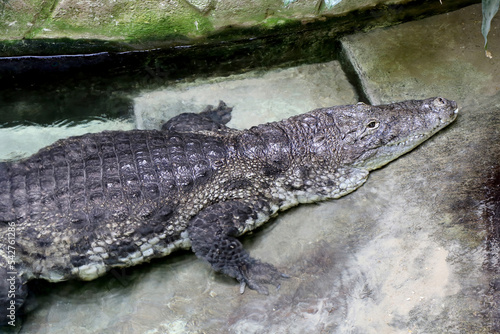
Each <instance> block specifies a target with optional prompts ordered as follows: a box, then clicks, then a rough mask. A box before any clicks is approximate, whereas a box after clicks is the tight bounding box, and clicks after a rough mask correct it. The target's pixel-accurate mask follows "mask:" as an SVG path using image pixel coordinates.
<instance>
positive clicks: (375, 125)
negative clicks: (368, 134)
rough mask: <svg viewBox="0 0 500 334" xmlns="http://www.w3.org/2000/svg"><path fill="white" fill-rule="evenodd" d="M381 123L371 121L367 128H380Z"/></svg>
mask: <svg viewBox="0 0 500 334" xmlns="http://www.w3.org/2000/svg"><path fill="white" fill-rule="evenodd" d="M379 124H380V123H379V122H378V121H370V123H368V124H367V125H366V128H367V129H376V128H378V126H379Z"/></svg>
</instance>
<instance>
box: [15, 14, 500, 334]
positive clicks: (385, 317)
mask: <svg viewBox="0 0 500 334" xmlns="http://www.w3.org/2000/svg"><path fill="white" fill-rule="evenodd" d="M479 14H480V6H472V7H468V8H465V9H463V10H460V11H457V12H453V13H450V14H446V15H441V16H435V17H432V18H428V19H425V20H421V21H416V22H411V23H406V24H402V25H400V26H397V27H392V28H389V29H383V30H376V31H373V32H371V33H367V34H356V35H352V36H348V37H346V38H345V39H344V40H343V45H344V48H345V50H346V53H347V54H348V55H349V57H350V59H351V61H352V62H353V63H354V64H355V68H356V69H357V70H358V73H359V74H360V76H361V82H362V84H363V87H364V89H365V91H366V95H367V96H368V97H369V99H370V100H371V101H372V102H374V103H378V102H390V101H397V100H404V99H408V98H422V97H429V96H435V95H443V96H444V97H446V98H450V99H455V100H457V102H458V103H459V106H460V107H461V110H460V113H459V117H458V119H457V121H456V122H455V124H453V125H452V126H450V127H449V128H448V129H446V130H445V131H443V132H441V133H439V134H437V135H436V136H435V137H433V138H432V139H431V140H430V141H428V142H426V143H424V144H423V145H422V146H420V147H419V148H417V149H416V150H415V151H413V152H412V153H410V154H409V155H406V156H404V157H401V158H400V159H398V160H397V161H395V162H393V163H392V164H390V165H389V166H387V167H385V168H383V169H381V170H379V171H376V172H373V173H371V175H370V179H369V180H368V182H367V183H366V184H365V185H364V186H363V187H362V188H360V189H359V190H357V191H356V192H354V193H352V194H350V195H348V196H346V197H343V198H341V199H339V200H335V201H329V202H325V203H322V204H319V205H306V206H304V205H303V206H299V207H297V208H295V209H292V210H289V211H287V212H285V213H284V214H281V215H280V216H278V218H276V219H275V220H274V221H272V222H270V223H268V224H267V225H266V227H265V228H263V229H262V230H260V231H257V232H256V233H255V234H253V235H250V236H247V237H245V238H243V242H244V246H245V248H246V249H247V250H249V252H250V253H251V254H252V255H253V256H255V257H258V258H261V259H263V260H264V261H271V262H272V263H273V264H275V265H276V266H277V267H278V268H280V269H282V270H284V271H285V272H286V273H288V274H289V275H290V276H291V278H290V279H288V280H287V281H285V282H284V283H283V284H282V286H281V289H280V290H279V291H271V293H270V295H269V296H262V295H258V294H257V293H254V292H253V291H247V292H246V293H245V294H243V295H240V294H239V292H238V290H239V286H238V284H237V283H236V282H235V281H234V280H231V279H228V278H225V277H223V276H222V275H219V274H215V273H213V272H212V271H211V270H210V268H209V267H208V265H206V264H204V263H201V262H200V261H198V260H197V259H196V258H195V256H194V255H192V254H190V253H180V254H176V255H175V256H170V257H168V258H166V259H163V260H159V261H154V262H153V263H151V264H149V265H145V266H141V267H138V268H134V269H133V270H127V271H123V272H114V273H112V274H110V275H108V276H106V277H103V278H102V279H99V280H97V281H93V282H88V283H79V282H68V283H62V284H57V285H42V286H41V287H39V288H38V289H39V290H40V291H39V293H38V297H37V299H36V302H38V308H37V309H36V310H34V311H33V312H32V313H31V314H30V315H29V316H28V317H27V318H26V321H25V323H24V327H23V328H22V330H21V331H20V332H21V333H68V332H73V333H117V332H120V333H151V334H152V333H305V332H308V333H408V332H412V333H443V332H451V333H495V332H498V331H499V330H500V314H499V311H498V310H499V303H500V295H499V294H500V292H499V282H500V269H499V265H498V264H499V258H500V256H499V251H500V247H499V242H500V241H499V235H500V233H499V231H500V221H499V218H498V214H496V216H495V213H498V212H499V210H500V209H499V207H500V166H499V161H500V145H499V144H498V143H499V139H500V133H499V131H500V75H498V71H499V68H500V66H499V64H498V58H497V57H500V49H499V48H500V35H499V34H498V33H496V31H498V26H499V23H498V19H495V20H494V21H493V23H492V32H491V33H490V36H489V48H490V50H491V51H492V53H493V57H494V58H493V59H488V58H486V57H485V56H484V50H483V49H482V43H483V40H482V37H481V35H480V32H479V31H480V29H479V25H480V16H479ZM495 29H497V30H495ZM313 66H318V65H313ZM319 66H323V67H322V68H320V70H318V71H311V73H312V75H313V76H312V78H314V80H313V82H314V84H313V83H311V82H309V83H307V84H306V82H307V80H306V81H302V82H304V84H302V85H300V84H297V85H296V84H294V83H293V80H292V79H293V78H294V76H295V77H296V76H297V75H296V74H294V73H296V72H294V71H293V70H284V71H278V72H276V74H277V75H278V76H279V75H281V76H282V78H285V79H281V81H280V80H278V81H273V79H272V74H271V73H267V74H264V75H263V76H262V77H260V79H259V77H258V76H256V77H253V78H250V79H247V80H250V81H245V80H236V79H234V78H230V80H227V81H224V80H222V79H217V80H215V79H214V80H213V81H212V82H210V83H208V82H204V83H198V84H196V85H194V87H189V88H188V87H187V86H186V87H176V88H175V89H174V90H171V91H163V92H144V93H143V94H142V95H141V96H140V97H137V99H136V113H137V114H136V118H137V119H139V117H141V119H142V120H143V125H144V124H146V123H147V122H146V121H145V120H146V118H148V119H149V120H150V121H151V124H157V123H155V122H157V121H158V120H159V119H161V118H163V117H165V114H164V113H163V112H164V110H163V107H162V106H163V103H164V102H163V101H167V100H169V104H170V105H171V106H179V108H178V109H179V110H180V109H181V106H182V107H184V106H186V105H188V106H189V108H191V107H192V108H195V109H196V108H198V105H203V104H206V103H211V104H215V103H217V101H218V99H224V98H225V97H224V96H220V95H221V94H222V95H223V94H224V92H225V91H226V90H228V89H231V87H233V89H234V90H233V92H232V93H233V94H230V93H228V96H227V97H228V98H231V96H234V95H238V94H235V92H238V88H236V87H237V81H239V82H240V83H241V85H242V86H240V87H243V88H240V90H239V96H240V97H241V102H238V99H236V98H235V99H234V100H227V101H226V102H228V104H234V106H235V110H234V116H233V117H234V122H238V119H239V118H240V117H244V116H249V117H250V120H246V121H243V122H242V123H241V125H240V124H237V123H236V125H235V124H234V123H233V126H237V127H239V126H245V124H247V125H250V124H253V123H252V122H251V121H253V118H255V121H256V122H257V123H258V122H260V121H261V120H260V119H257V117H264V118H267V120H272V119H273V117H281V116H284V113H282V111H280V110H277V109H276V108H277V107H276V106H278V105H281V106H283V107H284V108H283V109H288V107H289V106H298V105H300V106H301V108H302V107H304V108H306V107H309V104H307V103H304V104H302V103H303V101H307V100H309V101H316V100H317V98H318V96H323V95H324V93H323V92H324V89H325V88H328V87H332V86H331V85H332V81H333V82H335V83H336V84H335V85H336V86H335V87H341V88H339V89H332V91H338V92H339V93H338V94H336V93H334V94H332V95H331V99H332V100H328V99H325V100H323V101H322V102H321V103H323V102H324V103H326V104H330V101H331V102H335V103H334V104H338V103H350V102H352V101H351V100H350V99H352V98H355V94H354V93H353V90H352V88H350V87H349V86H346V85H345V84H344V83H343V82H345V79H343V78H344V76H343V75H342V74H340V78H341V79H340V82H341V83H338V82H339V81H338V80H339V79H338V77H336V78H332V77H331V75H323V76H322V78H318V76H317V75H320V74H321V73H331V72H329V71H335V70H334V68H335V67H337V65H336V63H335V62H333V63H329V64H323V65H319ZM283 76H284V77H283ZM262 78H265V79H262ZM287 78H288V79H287ZM320 79H324V80H325V81H319V80H320ZM252 80H257V81H255V82H256V83H255V84H254V85H253V86H252V85H251V84H250V83H251V82H252ZM258 80H261V81H258ZM266 82H268V83H270V85H269V86H267V87H264V88H263V87H262V86H261V85H262V84H265V83H266ZM287 84H290V87H289V88H290V91H287V89H286V88H284V87H287V86H286V85H287ZM283 85H284V86H283ZM250 86H252V87H253V88H252V89H250V88H249V87H250ZM298 87H304V89H302V90H299V91H297V89H299V88H298ZM314 87H315V88H314ZM271 88H273V90H271ZM316 88H317V89H320V90H319V92H321V93H317V92H318V91H317V90H316ZM191 89H192V90H193V91H192V92H190V90H191ZM197 89H198V90H197ZM253 94H255V95H253ZM315 94H316V95H315ZM202 96H206V100H205V98H203V97H202ZM336 96H337V97H338V96H342V98H341V100H342V101H339V100H336ZM250 97H253V99H254V101H253V102H254V104H252V105H251V106H250V105H248V104H249V103H250V102H252V101H250ZM293 98H295V99H293ZM281 99H282V100H281ZM344 99H345V100H344ZM147 100H149V101H147ZM157 100H158V103H157V102H156V101H157ZM186 101H187V102H186ZM271 101H273V102H271ZM282 101H283V102H282ZM301 101H302V102H301ZM140 106H143V109H142V110H146V109H150V110H151V111H152V112H153V114H157V115H158V116H156V117H155V116H147V117H146V115H145V114H144V112H142V111H141V112H140V113H139V112H138V111H139V110H140ZM145 106H148V107H145ZM259 106H260V107H259ZM245 108H248V110H246V109H245ZM308 109H309V108H308ZM238 110H241V111H242V112H241V113H240V112H239V111H238ZM243 110H245V111H243ZM255 110H269V112H270V114H269V115H262V116H259V115H258V114H255ZM302 111H305V110H300V112H302ZM249 112H250V114H249ZM252 112H253V114H252ZM271 112H272V114H271ZM294 112H295V111H294ZM275 113H276V114H275ZM273 115H274V116H273ZM278 115H279V116H278ZM148 122H149V121H148ZM138 123H139V122H138ZM148 126H149V125H148Z"/></svg>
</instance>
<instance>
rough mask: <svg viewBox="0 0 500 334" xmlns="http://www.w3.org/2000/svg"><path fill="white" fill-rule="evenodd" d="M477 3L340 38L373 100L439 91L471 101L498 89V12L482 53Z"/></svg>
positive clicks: (415, 95) (499, 28)
mask: <svg viewBox="0 0 500 334" xmlns="http://www.w3.org/2000/svg"><path fill="white" fill-rule="evenodd" d="M481 20H482V19H481V5H473V6H469V7H466V8H463V9H461V10H458V11H455V12H451V13H447V14H443V15H438V16H435V17H430V18H427V19H424V20H421V21H413V22H409V23H405V24H403V25H399V26H396V27H392V28H386V29H378V30H373V31H371V32H369V33H366V34H355V35H351V36H347V37H345V38H343V39H342V45H343V49H344V54H345V55H346V57H347V59H348V61H349V62H350V63H351V64H352V66H353V67H354V69H355V71H356V72H357V73H358V75H359V77H360V82H361V85H362V88H363V90H364V91H365V93H366V95H367V96H368V98H369V99H370V102H372V103H374V104H380V103H386V102H394V101H399V100H408V99H414V98H425V97H429V96H437V95H440V96H443V97H446V98H449V99H454V100H458V101H460V102H462V104H463V103H464V102H465V103H467V104H470V105H472V104H473V103H477V102H478V101H480V100H483V99H484V98H487V97H491V96H494V95H495V94H496V93H498V92H499V91H500V81H499V78H500V17H499V16H498V15H497V16H496V17H495V18H494V19H493V21H492V24H491V31H490V34H489V36H488V40H489V43H488V47H489V50H490V51H491V53H492V54H493V58H492V59H489V58H486V57H485V54H484V49H483V45H484V39H483V36H482V35H481Z"/></svg>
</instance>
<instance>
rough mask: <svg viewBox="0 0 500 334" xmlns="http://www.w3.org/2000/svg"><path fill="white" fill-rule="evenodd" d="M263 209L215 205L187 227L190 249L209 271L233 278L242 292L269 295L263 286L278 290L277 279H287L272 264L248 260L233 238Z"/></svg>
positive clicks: (233, 203)
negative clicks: (248, 291)
mask: <svg viewBox="0 0 500 334" xmlns="http://www.w3.org/2000/svg"><path fill="white" fill-rule="evenodd" d="M261 209H263V207H262V206H261V207H259V205H258V204H254V203H252V204H247V203H244V202H243V201H239V200H234V201H227V202H221V203H217V204H214V205H212V206H210V207H208V208H206V209H204V210H203V211H201V212H200V213H199V214H198V215H197V216H196V217H194V218H193V219H192V220H191V222H190V224H189V227H188V233H189V238H190V240H191V247H192V249H193V251H194V253H195V254H196V256H197V257H199V258H201V259H203V260H205V261H207V262H208V263H210V264H211V266H212V268H213V269H214V270H216V271H218V272H222V273H224V274H226V275H228V276H231V277H234V278H236V279H237V280H238V281H239V282H240V284H241V286H240V292H241V293H243V292H244V289H245V286H248V287H249V288H250V289H253V290H256V291H257V292H259V293H261V294H268V289H267V287H266V286H265V284H272V285H274V286H276V287H277V288H278V287H279V286H280V283H279V280H280V279H281V278H286V277H288V276H287V275H284V274H282V273H280V272H279V271H278V270H277V269H276V268H275V267H274V266H273V265H271V264H269V263H264V262H261V261H260V260H257V259H254V258H252V257H250V255H249V254H248V252H247V251H245V249H243V246H242V244H241V243H240V241H239V240H238V239H236V236H238V235H240V234H241V231H242V230H243V228H244V225H245V223H246V222H250V221H254V220H256V219H257V212H258V211H260V210H261Z"/></svg>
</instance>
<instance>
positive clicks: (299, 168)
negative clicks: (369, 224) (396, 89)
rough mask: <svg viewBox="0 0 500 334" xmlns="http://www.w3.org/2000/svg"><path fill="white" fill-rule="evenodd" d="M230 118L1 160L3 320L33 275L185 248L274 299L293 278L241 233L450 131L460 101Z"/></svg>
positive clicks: (226, 113)
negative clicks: (237, 126) (258, 120)
mask: <svg viewBox="0 0 500 334" xmlns="http://www.w3.org/2000/svg"><path fill="white" fill-rule="evenodd" d="M230 112H231V109H230V108H227V107H226V106H225V104H223V103H221V105H219V107H218V108H217V109H210V108H209V109H206V110H205V111H203V112H202V113H200V114H183V115H179V116H177V117H175V118H173V119H172V120H170V121H168V122H167V123H165V125H164V126H163V127H162V130H161V131H154V130H134V131H115V132H103V133H97V134H86V135H83V136H79V137H72V138H68V139H64V140H60V141H57V142H56V143H54V144H53V145H51V146H49V147H46V148H44V149H42V150H40V151H39V152H38V153H36V154H34V155H33V156H31V157H29V158H27V159H25V160H22V161H17V162H10V163H2V164H0V191H1V192H0V264H1V267H0V310H1V311H0V316H1V320H2V322H3V323H7V322H8V321H9V319H11V318H9V314H10V313H9V310H8V307H10V305H11V304H12V303H14V305H15V308H16V310H19V309H20V307H21V306H22V304H23V303H24V300H25V299H26V295H27V289H26V285H25V284H26V282H27V281H28V280H31V279H40V278H41V279H46V280H48V281H52V282H58V281H63V280H68V279H81V280H92V279H94V278H97V277H99V276H101V275H103V274H105V273H106V272H107V271H109V270H110V269H112V268H116V267H128V266H133V265H135V264H139V263H142V262H145V261H148V260H150V259H152V258H155V257H162V256H165V255H168V254H170V253H171V252H172V251H174V250H176V249H179V248H189V247H191V248H192V250H193V251H194V253H195V254H196V255H197V256H198V257H199V258H201V259H204V260H206V261H208V262H209V263H210V264H211V266H212V267H213V269H215V270H217V271H221V272H223V273H225V274H227V275H229V276H231V277H234V278H236V279H237V280H238V281H239V282H240V283H241V287H242V290H243V289H244V287H245V285H247V286H248V287H249V288H251V289H255V290H257V291H258V292H260V293H267V287H266V284H273V285H279V280H280V278H282V277H284V276H286V275H283V274H281V273H280V272H279V271H278V270H277V269H276V268H275V267H274V266H272V265H271V264H267V263H263V262H261V261H259V260H256V259H254V258H252V257H251V256H250V255H249V254H248V253H247V252H246V251H245V250H244V249H243V248H242V245H241V243H240V242H239V241H238V239H237V238H236V237H238V236H240V235H242V234H243V233H245V232H247V231H250V230H253V229H255V228H256V227H257V226H259V225H261V224H263V223H264V222H266V221H267V220H268V219H269V218H270V217H272V216H274V215H276V214H277V213H278V211H281V210H285V209H287V208H289V207H291V206H294V205H297V204H299V203H308V202H316V201H321V200H325V199H331V198H338V197H341V196H343V195H345V194H347V193H349V192H352V191H354V190H355V189H357V188H358V187H360V186H361V185H362V184H363V183H364V182H365V181H366V179H367V177H368V173H369V171H370V170H373V169H375V168H379V167H381V166H383V165H385V164H387V163H388V162H390V161H392V160H394V159H396V158H397V157H399V156H400V155H402V154H404V153H406V152H408V151H410V150H411V149H413V148H414V147H416V146H417V145H419V144H420V143H422V142H423V141H424V140H426V139H427V138H429V137H430V136H432V135H433V134H434V133H436V132H437V131H439V130H440V129H442V128H443V127H445V126H446V125H448V124H449V123H451V122H452V121H453V120H454V119H455V117H456V112H457V106H456V104H455V103H454V102H452V101H447V100H445V99H442V98H432V99H427V100H422V101H406V102H401V103H394V104H389V105H383V106H368V105H365V104H357V105H351V106H338V107H331V108H323V109H317V110H314V111H311V112H309V113H306V114H303V115H299V116H295V117H291V118H289V119H286V120H283V121H281V122H275V123H268V124H264V125H260V126H257V127H253V128H251V129H248V130H244V131H238V130H234V129H230V128H227V127H226V126H225V125H224V124H225V123H227V122H228V121H229V119H230ZM9 246H10V247H9ZM10 291H12V293H9V292H10Z"/></svg>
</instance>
